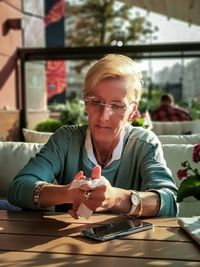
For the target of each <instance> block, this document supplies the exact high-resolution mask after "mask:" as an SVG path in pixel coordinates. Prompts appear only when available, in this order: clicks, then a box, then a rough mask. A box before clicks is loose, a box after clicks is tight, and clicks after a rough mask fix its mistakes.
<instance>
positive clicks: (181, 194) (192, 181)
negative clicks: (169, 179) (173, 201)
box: [177, 175, 200, 202]
mask: <svg viewBox="0 0 200 267" xmlns="http://www.w3.org/2000/svg"><path fill="white" fill-rule="evenodd" d="M190 196H193V197H195V198H196V199H198V200H200V178H199V177H198V176H195V175H193V176H189V177H188V178H187V179H185V180H183V181H182V182H181V184H180V187H179V189H178V193H177V202H182V201H183V199H184V198H186V197H190Z"/></svg>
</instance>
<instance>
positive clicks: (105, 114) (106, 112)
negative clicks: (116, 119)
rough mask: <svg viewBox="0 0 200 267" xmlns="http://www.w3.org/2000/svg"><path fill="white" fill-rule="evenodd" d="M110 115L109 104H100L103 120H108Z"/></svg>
mask: <svg viewBox="0 0 200 267" xmlns="http://www.w3.org/2000/svg"><path fill="white" fill-rule="evenodd" d="M111 115H112V110H111V107H110V106H107V105H105V106H102V107H101V115H100V116H101V118H102V119H103V120H108V119H109V118H110V116H111Z"/></svg>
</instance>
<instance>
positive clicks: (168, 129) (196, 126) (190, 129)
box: [152, 120, 200, 135]
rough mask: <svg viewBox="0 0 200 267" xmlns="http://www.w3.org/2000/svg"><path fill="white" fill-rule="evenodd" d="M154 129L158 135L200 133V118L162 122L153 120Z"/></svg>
mask: <svg viewBox="0 0 200 267" xmlns="http://www.w3.org/2000/svg"><path fill="white" fill-rule="evenodd" d="M152 125H153V129H152V130H153V131H154V132H155V133H156V134H157V135H162V134H164V135H167V134H170V135H171V134H200V120H194V121H175V122H162V121H152Z"/></svg>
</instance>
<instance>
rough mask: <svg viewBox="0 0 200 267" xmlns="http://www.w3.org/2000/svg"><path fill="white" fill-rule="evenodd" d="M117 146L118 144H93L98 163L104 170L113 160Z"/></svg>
mask: <svg viewBox="0 0 200 267" xmlns="http://www.w3.org/2000/svg"><path fill="white" fill-rule="evenodd" d="M116 145H117V144H114V143H112V144H111V145H109V144H108V143H105V144H98V143H96V142H93V150H94V155H95V157H96V160H97V162H98V163H99V165H100V166H101V167H102V168H104V167H105V166H106V165H107V164H108V162H109V161H110V160H111V159H112V153H113V150H114V148H115V147H116Z"/></svg>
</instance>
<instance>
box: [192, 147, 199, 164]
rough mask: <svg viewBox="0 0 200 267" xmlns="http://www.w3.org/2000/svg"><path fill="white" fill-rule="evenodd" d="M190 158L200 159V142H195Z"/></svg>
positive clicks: (196, 160)
mask: <svg viewBox="0 0 200 267" xmlns="http://www.w3.org/2000/svg"><path fill="white" fill-rule="evenodd" d="M192 159H193V161H194V162H199V161H200V144H196V145H195V146H194V149H193V153H192Z"/></svg>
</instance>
